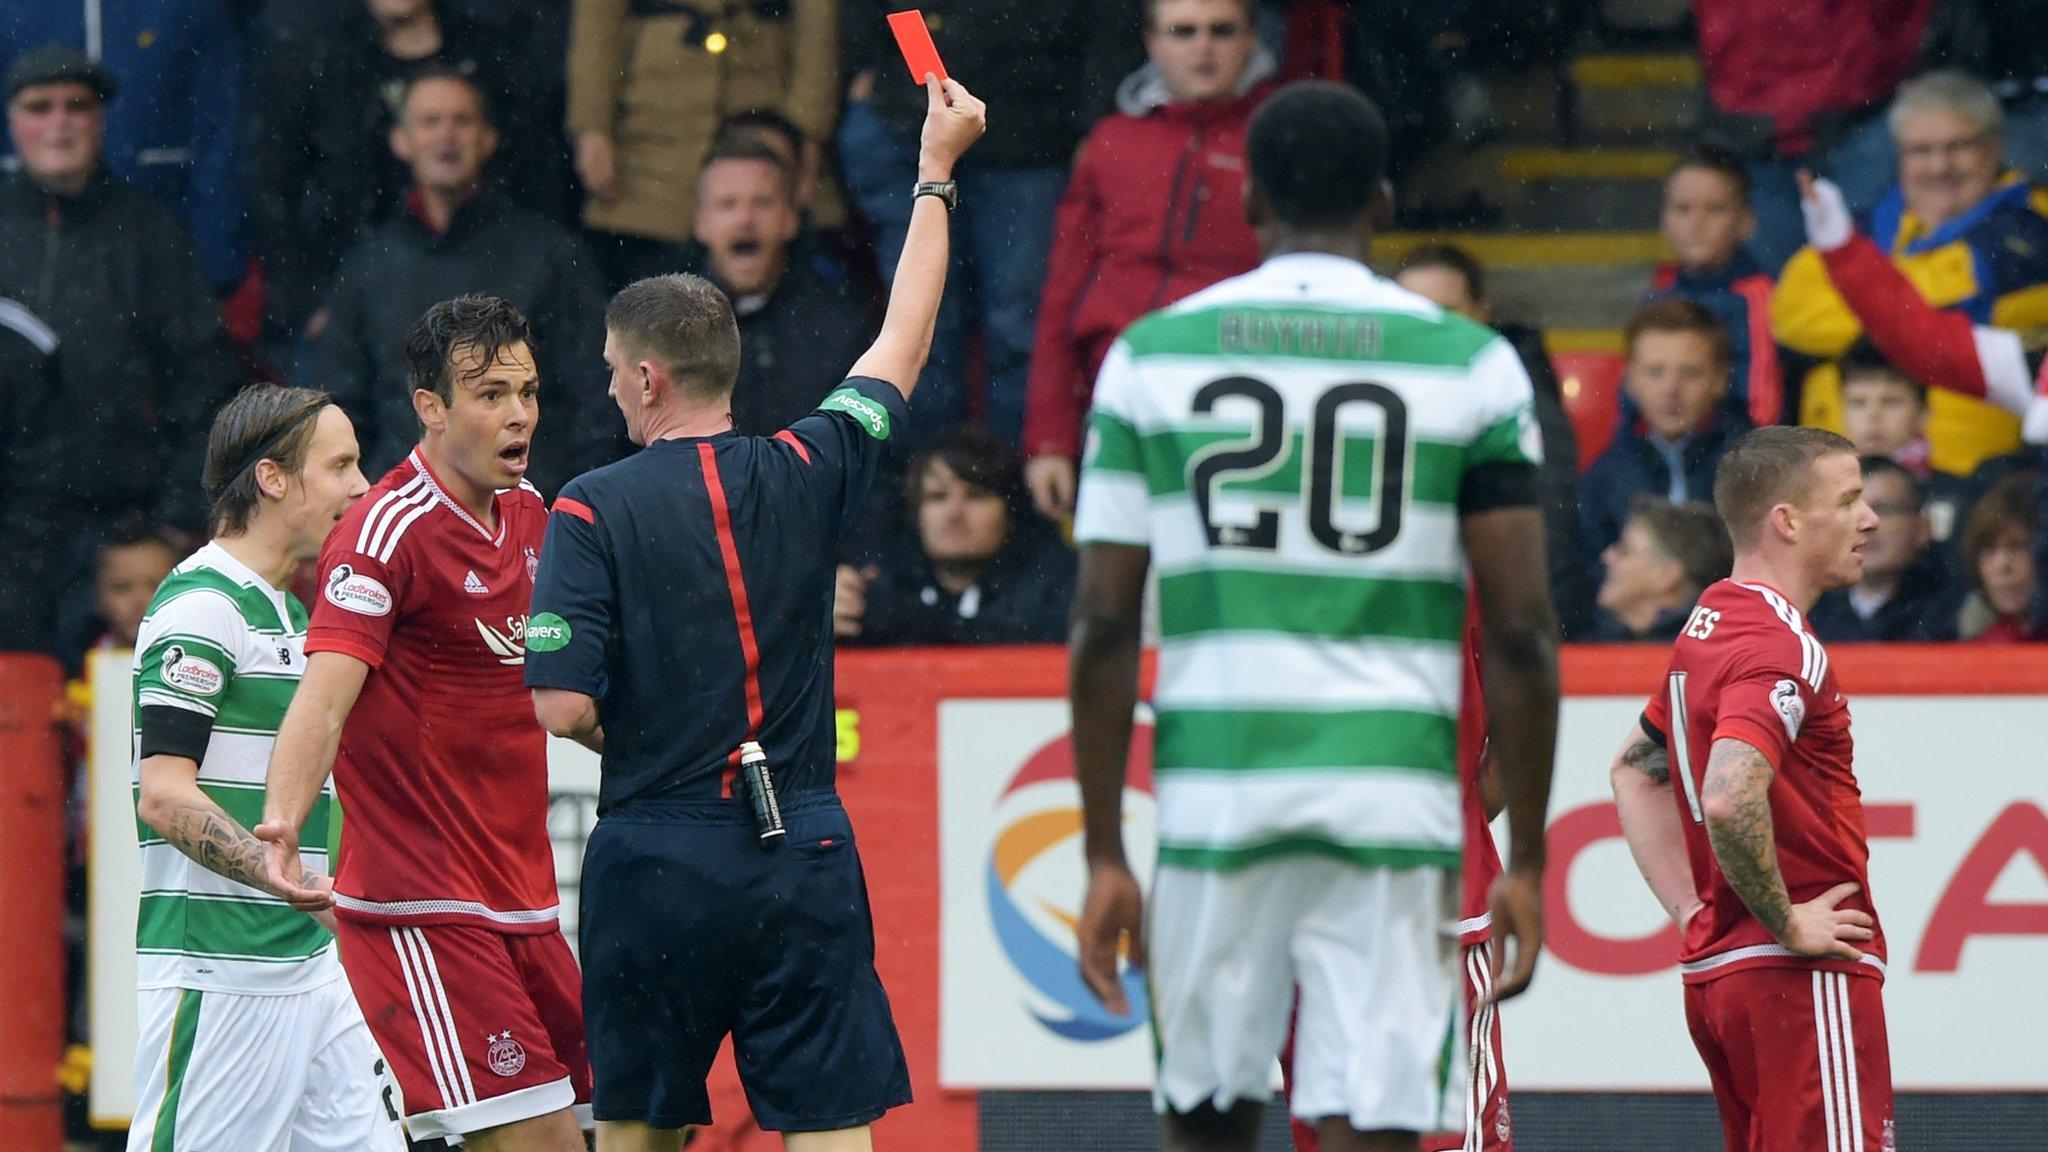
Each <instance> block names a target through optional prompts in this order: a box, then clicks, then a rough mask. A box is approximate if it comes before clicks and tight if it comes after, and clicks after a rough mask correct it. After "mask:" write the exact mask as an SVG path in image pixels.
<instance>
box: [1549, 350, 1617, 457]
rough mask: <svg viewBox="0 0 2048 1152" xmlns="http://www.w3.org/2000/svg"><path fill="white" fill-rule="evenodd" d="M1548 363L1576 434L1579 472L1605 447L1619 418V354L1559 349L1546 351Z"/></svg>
mask: <svg viewBox="0 0 2048 1152" xmlns="http://www.w3.org/2000/svg"><path fill="white" fill-rule="evenodd" d="M1550 363H1551V364H1552V366H1554V367H1555V368H1556V369H1557V379H1558V386H1559V388H1560V390H1561V391H1562V392H1563V394H1564V410H1565V412H1566V413H1567V414H1568V415H1570V416H1571V418H1572V428H1573V430H1574V431H1576V432H1577V433H1578V436H1579V471H1581V472H1584V471H1585V470H1586V467H1587V465H1589V464H1591V463H1592V462H1593V461H1594V460H1596V459H1599V457H1600V453H1602V452H1605V451H1606V450H1607V443H1608V441H1610V440H1612V439H1614V428H1615V425H1616V424H1618V423H1620V421H1621V375H1622V365H1623V361H1622V357H1621V353H1619V352H1599V351H1584V352H1582V351H1569V352H1566V351H1559V352H1552V353H1551V354H1550Z"/></svg>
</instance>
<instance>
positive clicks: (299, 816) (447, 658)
mask: <svg viewBox="0 0 2048 1152" xmlns="http://www.w3.org/2000/svg"><path fill="white" fill-rule="evenodd" d="M405 357H406V362H407V371H408V375H409V376H410V379H411V383H412V384H413V388H414V391H413V394H412V399H413V412H414V414H415V415H416V416H417V417H418V418H419V422H420V428H421V435H420V442H419V446H418V447H417V448H415V449H414V450H413V452H412V454H411V455H410V456H408V457H407V458H406V459H405V461H404V462H402V463H400V464H399V465H398V466H397V467H395V468H393V469H392V470H391V471H390V472H389V473H388V474H386V475H385V477H384V478H383V479H382V480H380V481H378V482H377V484H376V485H375V486H374V487H372V488H371V489H370V492H369V494H368V495H367V496H365V497H364V498H363V499H361V500H360V501H358V502H357V503H356V505H355V507H354V508H352V509H351V510H350V512H349V514H348V515H347V516H346V517H344V518H343V519H342V521H341V523H340V524H338V525H336V526H335V529H334V531H333V532H332V533H331V534H330V535H329V536H328V538H327V546H326V548H325V550H324V551H323V552H322V553H321V556H320V569H319V572H320V585H321V595H320V598H319V599H318V600H316V601H315V602H314V606H313V619H312V626H311V628H310V629H309V631H308V634H307V641H306V652H307V662H306V675H305V678H304V679H303V680H302V681H301V682H300V685H299V691H298V694H297V695H296V696H294V697H293V699H292V703H291V708H290V709H289V710H288V711H287V712H286V714H285V719H284V726H283V728H282V729H280V730H279V732H278V736H277V744H276V747H275V749H274V750H273V752H272V754H271V760H270V773H269V780H268V786H267V788H266V791H265V796H264V805H263V819H264V823H263V824H262V825H261V826H260V827H258V828H257V829H256V830H255V831H256V835H257V836H258V837H260V838H262V839H264V840H266V841H268V842H269V844H270V853H269V857H268V862H267V867H268V871H269V875H270V878H271V880H272V882H273V883H274V884H276V885H277V887H278V888H279V890H280V891H282V892H284V893H286V894H287V895H288V896H290V897H291V898H293V902H294V903H295V904H296V905H298V906H301V907H309V908H317V907H319V906H321V905H322V904H323V903H324V902H326V901H327V900H329V899H330V898H331V900H332V903H333V907H334V910H335V916H336V919H337V921H338V922H339V925H340V927H339V928H338V929H337V930H336V933H335V934H336V937H337V939H338V940H339V942H340V945H341V963H342V968H343V969H344V970H345V971H346V972H347V973H348V978H349V985H350V987H351V988H352V989H353V990H354V992H355V995H356V999H357V1001H358V1002H359V1003H360V1004H361V1006H362V1009H363V1016H364V1017H365V1018H366V1019H367V1020H368V1021H369V1023H370V1029H371V1031H372V1032H373V1033H375V1035H376V1037H377V1043H378V1045H379V1047H381V1048H382V1049H383V1052H384V1056H385V1058H386V1059H387V1060H389V1061H390V1062H391V1068H392V1071H393V1072H394V1073H395V1074H396V1075H397V1078H398V1082H399V1086H400V1087H401V1088H402V1089H403V1090H404V1092H405V1107H406V1123H407V1127H408V1129H409V1130H410V1132H411V1134H412V1135H413V1137H414V1138H416V1139H418V1138H425V1137H433V1136H460V1137H462V1138H463V1140H464V1142H465V1143H466V1144H467V1145H468V1146H469V1147H470V1148H473V1149H481V1150H482V1152H500V1150H509V1149H517V1150H519V1152H583V1148H584V1143H583V1136H582V1133H581V1131H580V1127H579V1124H578V1122H577V1117H576V1115H575V1112H574V1109H575V1106H576V1105H579V1104H580V1105H586V1106H587V1105H588V1102H589V1100H590V1062H589V1057H588V1054H587V1051H586V1048H585V1043H584V1034H583V1016H582V1003H581V1000H582V981H581V978H580V976H579V974H578V972H577V968H576V961H575V958H574V956H573V955H572V954H571V953H570V951H569V945H568V942H567V941H565V940H564V939H563V938H562V931H561V927H560V924H559V922H558V919H557V896H556V892H555V865H554V850H553V845H552V844H551V843H550V841H549V839H548V828H547V809H548V780H547V736H546V734H545V733H544V732H543V731H542V730H541V727H540V725H539V723H538V722H537V721H536V720H535V719H534V715H533V705H532V701H531V699H530V697H529V696H528V694H527V691H526V685H525V683H524V680H523V673H524V667H523V666H524V664H525V638H526V612H527V605H528V603H529V601H530V600H531V598H532V595H533V575H534V571H535V569H536V568H537V567H538V564H539V559H540V546H541V537H542V534H543V533H544V531H545V529H546V526H547V524H546V521H547V507H546V505H545V504H544V503H543V501H542V500H541V497H540V494H539V493H538V492H536V491H534V489H533V488H532V487H531V486H530V485H527V484H526V483H525V482H524V481H523V480H522V479H521V477H522V476H523V475H524V474H525V472H526V465H527V457H528V451H529V449H530V447H531V446H532V443H533V433H534V427H535V425H536V424H537V423H538V422H539V418H540V409H539V405H538V403H537V397H538V391H539V378H538V375H537V373H536V372H535V369H534V361H533V350H532V339H531V336H530V335H529V332H528V329H527V324H526V320H525V319H524V318H523V317H522V316H520V314H519V313H518V312H517V311H516V310H515V309H513V307H512V306H511V305H509V304H507V303H505V302H504V301H503V300H499V299H497V298H495V297H488V296H464V297H460V298H457V299H455V300H449V301H444V302H442V303H440V304H436V305H434V306H433V307H432V308H430V309H428V310H427V313H426V315H425V316H423V317H421V319H420V321H419V322H418V323H417V324H415V325H414V326H413V328H412V331H411V332H409V333H408V334H407V336H406V344H405ZM330 769H332V770H333V771H334V773H335V785H336V789H337V792H338V794H339V797H340V800H341V803H342V806H343V808H344V810H345V811H346V812H347V819H346V822H345V825H344V828H343V831H342V843H341V857H340V860H341V864H340V868H339V870H338V873H337V875H336V876H335V877H334V880H333V883H332V887H331V893H330V891H329V890H328V889H327V886H326V884H325V882H324V881H320V880H317V879H308V878H306V877H303V876H301V875H300V874H299V871H298V868H297V862H298V837H299V829H300V827H301V825H302V824H303V822H304V820H305V817H306V813H307V811H308V810H309V809H310V807H311V805H312V803H313V799H314V797H315V796H316V795H317V794H318V792H319V789H320V785H321V783H322V782H323V781H325V780H326V778H327V773H328V771H329V770H330Z"/></svg>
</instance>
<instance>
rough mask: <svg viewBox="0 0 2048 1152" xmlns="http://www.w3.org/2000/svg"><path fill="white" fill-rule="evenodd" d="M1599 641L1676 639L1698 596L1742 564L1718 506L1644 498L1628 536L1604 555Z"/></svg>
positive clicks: (1633, 509)
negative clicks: (1716, 507) (1734, 566)
mask: <svg viewBox="0 0 2048 1152" xmlns="http://www.w3.org/2000/svg"><path fill="white" fill-rule="evenodd" d="M1600 563H1602V564H1604V565H1606V568H1607V576H1606V578H1605V579H1603V580H1602V581H1601V582H1600V596H1599V605H1600V615H1599V617H1598V619H1597V621H1596V622H1595V624H1594V626H1593V632H1592V634H1591V635H1590V636H1588V637H1587V639H1588V640H1595V641H1610V642H1611V641H1636V640H1676V639H1677V638H1678V631H1679V629H1681V628H1683V627H1685V618H1686V616H1687V615H1688V614H1689V613H1691V612H1692V606H1693V601H1695V600H1698V599H1699V597H1700V593H1701V592H1703V591H1705V590H1706V587H1707V585H1709V584H1712V583H1714V582H1715V581H1716V580H1722V579H1726V578H1727V576H1728V570H1729V568H1730V567H1732V566H1733V564H1734V563H1735V546H1734V544H1733V542H1731V541H1730V540H1729V539H1728V528H1727V526H1726V525H1724V524H1722V523H1721V517H1720V516H1719V515H1717V514H1716V513H1715V512H1714V506H1713V505H1712V504H1706V503H1701V502H1697V501H1696V502H1694V503H1690V504H1673V503H1672V502H1671V501H1669V500H1662V499H1659V498H1658V497H1655V496H1638V497H1636V498H1635V502H1634V503H1633V504H1631V505H1630V507H1629V513H1628V522H1627V523H1626V524H1624V525H1623V526H1622V529H1621V537H1620V538H1619V539H1617V540H1616V541H1615V542H1614V543H1612V544H1609V545H1608V546H1607V550H1606V551H1604V552H1602V553H1601V554H1600Z"/></svg>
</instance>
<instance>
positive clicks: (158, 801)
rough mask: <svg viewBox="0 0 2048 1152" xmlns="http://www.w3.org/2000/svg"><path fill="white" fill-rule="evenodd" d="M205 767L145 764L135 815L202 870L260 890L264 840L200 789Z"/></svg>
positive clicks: (154, 759) (153, 759)
mask: <svg viewBox="0 0 2048 1152" xmlns="http://www.w3.org/2000/svg"><path fill="white" fill-rule="evenodd" d="M198 780H199V765H197V764H195V763H193V762H192V761H191V760H190V759H187V758H186V757H183V756H169V755H157V756H150V757H148V758H146V759H144V760H143V761H142V798H141V799H140V800H139V801H137V802H136V805H135V814H136V815H137V816H140V817H141V818H142V822H143V823H145V824H147V825H149V826H150V827H151V828H154V829H156V832H157V835H159V836H162V837H163V838H164V839H165V840H168V841H170V842H171V845H172V846H173V847H175V848H177V850H178V851H180V852H183V853H184V854H185V855H187V856H190V857H191V858H192V859H193V860H195V861H197V862H198V863H199V864H200V866H201V867H204V868H205V869H207V870H208V871H210V872H218V873H220V874H221V875H223V876H225V877H227V878H228V879H230V880H233V881H236V882H237V883H241V884H247V885H248V886H249V887H251V888H254V889H256V890H257V891H259V892H268V891H270V885H269V884H268V883H267V882H265V880H264V879H263V842H262V841H260V840H258V839H256V837H254V836H251V835H250V834H249V830H248V829H247V828H244V827H242V826H241V825H240V824H238V823H236V822H235V819H234V817H232V816H229V815H228V814H227V813H226V812H225V811H223V810H222V809H221V806H220V805H219V804H216V803H214V801H213V798H212V797H210V796H208V795H207V794H206V793H205V792H202V791H200V789H199V783H198Z"/></svg>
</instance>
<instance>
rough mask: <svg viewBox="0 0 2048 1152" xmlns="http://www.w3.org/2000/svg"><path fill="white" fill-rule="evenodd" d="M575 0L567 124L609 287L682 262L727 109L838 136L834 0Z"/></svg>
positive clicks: (815, 135) (815, 136) (818, 135)
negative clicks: (680, 252)
mask: <svg viewBox="0 0 2048 1152" xmlns="http://www.w3.org/2000/svg"><path fill="white" fill-rule="evenodd" d="M575 3H576V17H575V22H574V24H573V26H572V31H571V35H570V42H569V114H568V126H569V132H570V135H571V136H572V137H573V138H574V140H575V146H576V173H577V175H578V176H579V177H580V178H581V179H582V181H583V187H584V191H585V192H586V193H587V194H588V198H587V199H586V200H585V202H584V209H583V222H584V223H585V224H587V225H588V226H589V227H590V228H591V229H592V230H593V231H594V232H596V233H599V234H601V235H602V237H603V239H602V240H601V241H599V250H598V258H599V260H600V261H601V262H602V263H603V265H604V269H605V272H606V275H607V276H608V278H609V279H610V281H611V284H612V286H613V287H618V286H621V285H623V284H625V283H627V282H629V281H633V280H637V279H640V278H641V277H643V276H653V275H659V274H661V273H664V272H673V271H675V269H674V268H673V267H671V266H670V265H671V264H673V259H672V256H671V253H672V252H673V246H674V245H676V244H680V243H682V242H683V241H685V240H688V239H689V238H690V224H691V220H692V219H693V218H694V216H695V214H696V206H695V204H694V196H695V192H696V180H697V170H698V168H699V167H700V166H701V165H702V164H703V162H704V154H705V152H706V151H708V150H709V148H710V146H711V143H712V137H713V134H714V133H715V132H716V131H717V129H718V125H719V122H720V121H721V120H722V119H723V118H724V117H725V116H727V115H729V114H731V113H734V112H741V111H745V110H747V109H750V108H774V109H777V110H779V111H780V112H781V113H782V114H783V115H784V116H787V117H788V118H789V119H790V121H791V122H793V123H794V124H796V125H797V126H798V127H799V128H801V129H803V131H804V134H805V136H806V137H807V138H808V139H810V140H825V139H827V138H829V137H830V135H831V132H832V118H833V109H834V107H835V105H836V103H837V97H838V87H839V61H838V52H837V31H838V30H837V28H836V26H835V23H834V11H835V9H834V0H768V2H756V3H731V4H723V5H718V4H701V5H700V4H697V3H692V2H687V0H575ZM918 107H919V109H920V111H919V116H920V118H922V116H923V112H922V109H923V104H922V103H920V104H919V105H918ZM904 187H906V188H907V187H909V184H908V183H906V184H905V185H904ZM896 191H897V192H898V193H899V194H900V193H901V191H902V189H900V188H899V189H897V190H896Z"/></svg>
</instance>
